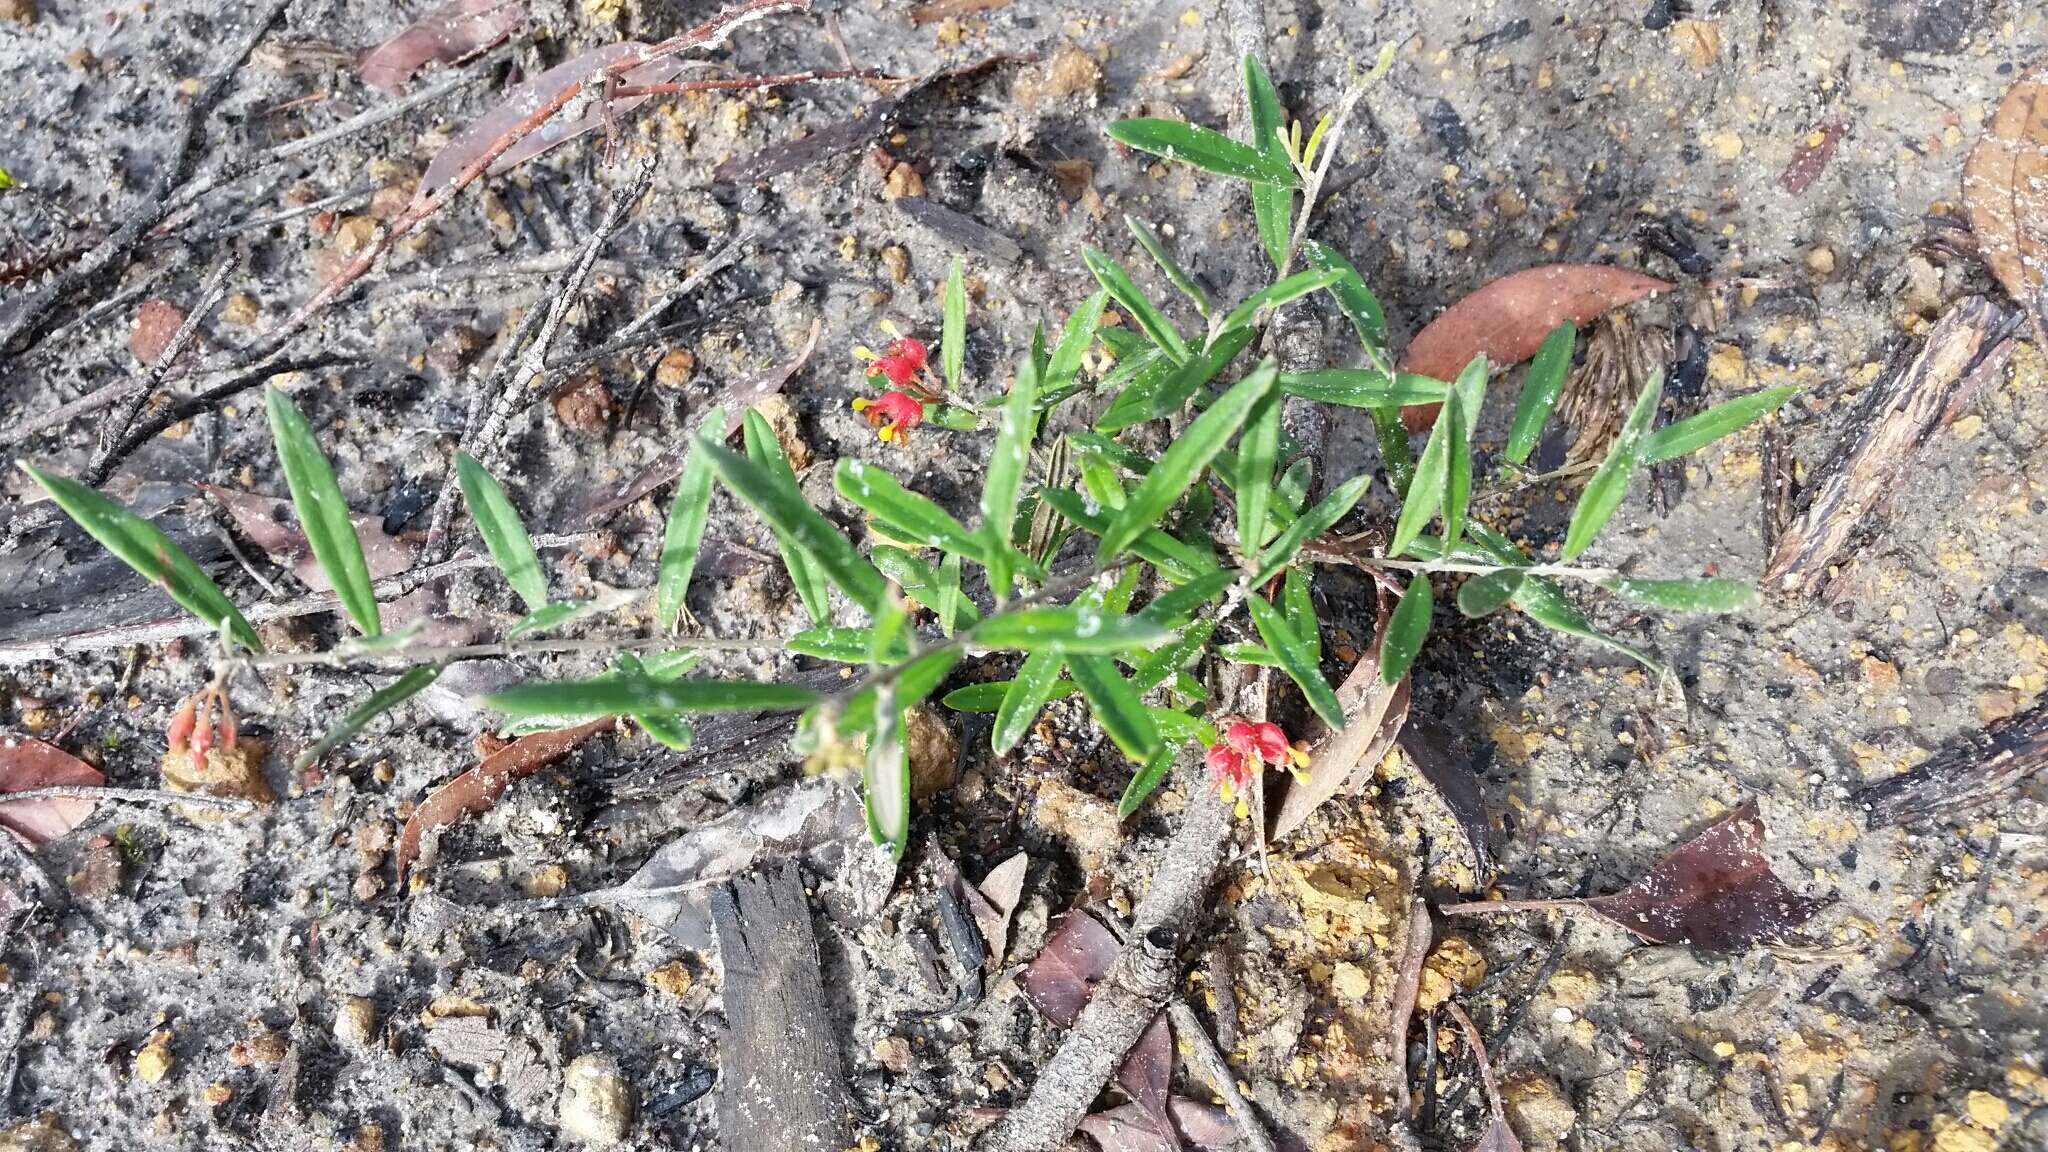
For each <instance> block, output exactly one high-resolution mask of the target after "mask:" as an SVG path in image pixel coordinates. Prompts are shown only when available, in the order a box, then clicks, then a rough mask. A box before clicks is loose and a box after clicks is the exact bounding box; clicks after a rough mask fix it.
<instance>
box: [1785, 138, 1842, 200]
mask: <svg viewBox="0 0 2048 1152" xmlns="http://www.w3.org/2000/svg"><path fill="white" fill-rule="evenodd" d="M1848 130H1849V125H1848V124H1846V123H1844V122H1843V121H1840V120H1830V121H1828V122H1827V123H1825V124H1822V125H1821V126H1820V127H1818V128H1816V129H1814V130H1813V131H1812V132H1809V133H1807V134H1806V138H1805V139H1804V140H1803V141H1801V142H1800V145H1799V150H1798V151H1797V152H1795V153H1793V156H1792V162H1791V163H1790V164H1787V165H1785V171H1784V172H1783V173H1782V174H1781V175H1780V176H1779V177H1778V186H1779V187H1781V188H1783V189H1784V190H1785V191H1787V192H1790V193H1791V194H1793V195H1794V196H1797V195H1799V194H1800V193H1801V192H1804V191H1806V190H1807V188H1809V187H1811V186H1812V184H1813V182H1814V180H1815V179H1817V178H1819V176H1820V173H1821V169H1823V168H1826V167H1827V166H1828V161H1829V160H1830V159H1833V158H1834V155H1835V149H1836V148H1837V147H1838V146H1839V145H1840V144H1841V143H1842V134H1843V133H1845V132H1847V131H1848Z"/></svg>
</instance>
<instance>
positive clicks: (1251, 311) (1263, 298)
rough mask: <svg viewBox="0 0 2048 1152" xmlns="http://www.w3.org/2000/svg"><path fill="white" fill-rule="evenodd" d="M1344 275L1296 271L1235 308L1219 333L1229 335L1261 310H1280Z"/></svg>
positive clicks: (1317, 269)
mask: <svg viewBox="0 0 2048 1152" xmlns="http://www.w3.org/2000/svg"><path fill="white" fill-rule="evenodd" d="M1341 275H1342V273H1339V272H1326V271H1324V270H1322V269H1320V268H1310V269H1307V270H1306V271H1302V272H1296V273H1295V274H1294V275H1292V276H1289V277H1288V278H1287V279H1285V280H1282V281H1280V282H1279V283H1277V284H1268V285H1266V286H1265V287H1264V288H1261V289H1259V290H1258V291H1257V292H1254V293H1252V294H1251V295H1250V296H1249V297H1246V299H1245V301H1244V303H1242V304H1239V305H1238V306H1237V307H1235V308H1232V309H1231V310H1230V314H1229V315H1228V316H1225V317H1224V318H1223V322H1222V323H1221V324H1219V325H1217V328H1216V330H1217V332H1218V333H1219V334H1220V333H1223V332H1229V331H1231V330H1232V329H1236V328H1242V327H1244V326H1246V325H1248V324H1250V323H1251V322H1252V319H1253V318H1254V317H1256V316H1257V315H1258V314H1259V311H1260V310H1261V309H1264V308H1277V307H1279V306H1280V305H1282V304H1285V303H1287V302H1288V301H1290V300H1299V299H1301V298H1302V297H1303V296H1306V295H1308V294H1309V293H1311V292H1314V291H1317V290H1318V289H1322V288H1328V287H1329V286H1330V285H1332V284H1334V283H1336V282H1337V279H1338V277H1339V276H1341Z"/></svg>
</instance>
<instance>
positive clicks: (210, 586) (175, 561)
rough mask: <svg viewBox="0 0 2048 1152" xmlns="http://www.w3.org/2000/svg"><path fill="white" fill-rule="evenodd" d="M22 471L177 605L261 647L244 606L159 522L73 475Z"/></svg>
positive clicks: (250, 646) (28, 468)
mask: <svg viewBox="0 0 2048 1152" xmlns="http://www.w3.org/2000/svg"><path fill="white" fill-rule="evenodd" d="M21 470H22V471H24V472H26V473H28V475H29V478H30V479H32V480H34V481H35V482H36V483H37V484H38V485H40V486H41V487H42V489H43V491H45V492H48V493H49V494H50V499H51V500H52V501H54V502H55V503H56V505H57V507H58V508H60V509H62V510H63V512H64V514H65V515H66V516H69V517H71V519H72V520H73V521H75V522H77V524H78V526H79V527H80V528H83V529H85V531H86V532H87V534H89V535H90V536H91V537H92V538H93V539H95V540H97V541H99V542H100V543H101V544H102V545H105V546H106V549H107V551H109V552H112V553H113V554H114V555H115V556H118V557H120V559H121V560H122V562H123V563H126V564H127V565H128V566H129V567H130V568H133V569H135V570H136V571H137V572H140V573H141V574H142V576H143V578H144V579H146V580H148V581H149V582H150V583H152V584H155V585H156V586H158V587H159V588H162V589H163V590H164V591H165V592H167V593H169V594H170V597H171V599H172V600H175V601H177V603H178V606H179V607H181V608H183V609H185V610H186V611H187V612H190V613H192V614H193V615H194V616H197V617H199V618H200V619H201V620H204V621H205V622H206V624H207V626H208V627H210V628H212V629H214V630H215V631H222V630H225V631H226V633H227V636H228V639H229V640H231V641H233V642H234V643H236V644H240V645H241V646H242V647H244V648H246V649H248V650H249V651H251V652H261V651H263V642H262V641H261V640H258V639H257V638H256V630H255V629H254V628H251V627H250V626H249V621H248V620H246V619H244V618H243V616H242V613H241V610H240V609H238V608H236V607H235V606H234V604H233V603H232V602H230V601H229V600H228V598H227V596H226V595H225V594H223V593H222V592H221V590H220V586H219V585H217V584H215V583H214V582H213V580H212V579H211V578H210V577H208V576H207V575H206V573H205V572H203V571H201V570H200V567H199V565H197V564H195V563H193V562H192V557H190V556H187V555H186V554H185V550H184V549H182V548H180V547H178V546H177V545H176V544H174V543H172V542H171V538H170V537H169V536H166V535H164V534H163V532H162V531H161V530H160V529H158V528H157V526H156V525H154V524H151V523H150V522H149V521H147V520H144V519H143V518H142V517H140V516H137V515H136V514H135V513H133V512H130V511H128V510H127V509H126V508H123V507H121V506H120V505H119V504H116V503H114V502H113V501H112V500H109V499H107V498H106V497H105V496H102V495H100V494H99V493H98V492H97V491H95V490H93V489H91V488H88V487H86V486H85V485H83V484H80V483H79V482H78V481H76V480H73V479H71V478H70V477H67V476H59V475H57V474H56V473H54V472H45V471H43V470H42V469H40V468H38V467H36V466H35V465H33V464H30V463H29V462H28V461H26V460H24V461H22V462H21Z"/></svg>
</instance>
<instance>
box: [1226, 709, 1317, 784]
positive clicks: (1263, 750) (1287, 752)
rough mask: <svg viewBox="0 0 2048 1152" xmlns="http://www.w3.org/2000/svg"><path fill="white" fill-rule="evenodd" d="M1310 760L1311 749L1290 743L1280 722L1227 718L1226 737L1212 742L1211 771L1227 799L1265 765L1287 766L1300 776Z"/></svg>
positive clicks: (1249, 781) (1248, 782)
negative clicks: (1254, 721) (1307, 749)
mask: <svg viewBox="0 0 2048 1152" xmlns="http://www.w3.org/2000/svg"><path fill="white" fill-rule="evenodd" d="M1308 762H1309V757H1308V752H1307V751H1306V750H1305V749H1302V748H1298V747H1296V746H1294V745H1292V744H1290V743H1288V742H1287V733H1286V732H1283V731H1282V730H1281V728H1280V726H1279V725H1278V724H1272V723H1267V722H1263V721H1262V722H1259V723H1253V722H1252V721H1250V720H1226V721H1224V724H1223V738H1222V739H1221V740H1219V741H1217V742H1216V743H1215V744H1212V745H1210V747H1209V754H1208V764H1209V771H1210V773H1211V774H1213V775H1214V776H1215V777H1216V785H1217V789H1218V790H1219V791H1220V792H1221V793H1222V794H1223V798H1224V799H1225V800H1228V799H1230V797H1231V794H1232V792H1233V791H1242V790H1243V789H1244V788H1245V787H1246V786H1247V785H1249V784H1250V783H1251V779H1252V773H1253V772H1254V771H1256V770H1257V769H1258V768H1259V767H1260V766H1261V765H1262V764H1273V765H1276V766H1279V767H1284V768H1286V769H1287V770H1288V771H1290V772H1293V773H1294V774H1295V775H1296V776H1297V777H1299V776H1301V775H1302V770H1303V769H1304V768H1306V767H1308Z"/></svg>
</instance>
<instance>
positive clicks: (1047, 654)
mask: <svg viewBox="0 0 2048 1152" xmlns="http://www.w3.org/2000/svg"><path fill="white" fill-rule="evenodd" d="M1065 667H1066V658H1065V657H1064V656H1062V655H1061V654H1060V653H1059V652H1057V651H1054V650H1053V649H1050V648H1047V649H1043V650H1040V651H1037V652H1033V653H1031V654H1030V655H1029V656H1026V657H1025V658H1024V663H1022V664H1020V665H1018V667H1017V677H1016V679H1014V680H1012V681H1010V684H1009V689H1008V691H1006V692H1004V693H1003V699H1002V703H1001V704H1000V705H999V706H997V708H996V722H995V729H994V731H993V732H992V733H991V734H990V737H989V743H990V745H991V746H992V747H994V749H995V751H996V754H997V755H1002V754H1003V753H1005V752H1008V751H1009V750H1010V749H1012V748H1015V747H1016V746H1017V745H1018V744H1019V743H1021V742H1022V741H1023V739H1024V737H1025V736H1027V735H1029V734H1030V732H1031V725H1032V724H1033V723H1034V722H1035V721H1036V720H1037V719H1038V714H1039V713H1040V712H1041V711H1043V710H1044V709H1045V702H1046V701H1047V700H1050V699H1052V695H1053V689H1054V688H1055V687H1057V686H1058V685H1059V683H1060V671H1061V669H1063V668H1065ZM1068 684H1069V686H1070V687H1072V682H1071V681H1069V682H1068ZM963 691H964V690H963ZM956 695H957V693H956ZM946 702H947V703H948V704H949V705H952V706H953V707H955V708H958V707H960V705H957V704H953V703H952V697H951V696H949V697H947V698H946Z"/></svg>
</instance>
